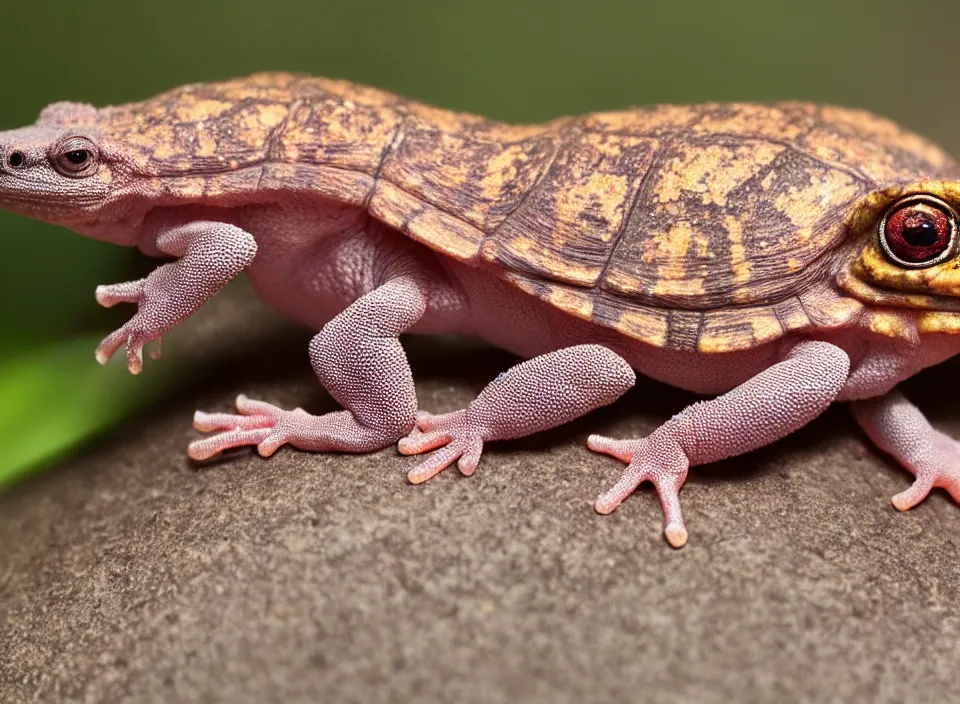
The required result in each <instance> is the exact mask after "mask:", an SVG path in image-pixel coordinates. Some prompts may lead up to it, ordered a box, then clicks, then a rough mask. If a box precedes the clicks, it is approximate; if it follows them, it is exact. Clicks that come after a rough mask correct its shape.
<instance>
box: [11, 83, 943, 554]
mask: <svg viewBox="0 0 960 704" xmlns="http://www.w3.org/2000/svg"><path fill="white" fill-rule="evenodd" d="M0 207H3V208H5V209H8V210H11V211H14V212H17V213H21V214H23V215H26V216H29V217H33V218H38V219H41V220H44V221H47V222H51V223H56V224H59V225H62V226H65V227H67V228H70V229H72V230H74V231H76V232H78V233H80V234H82V235H85V236H87V237H92V238H95V239H98V240H105V241H108V242H113V243H116V244H119V245H124V246H131V247H139V248H140V249H141V250H142V251H143V252H145V253H146V254H148V255H152V256H158V257H166V258H169V259H170V260H171V261H169V262H168V263H165V264H163V265H162V266H160V267H159V268H158V269H156V270H155V271H154V272H153V273H152V274H150V275H149V276H147V277H146V278H145V279H142V280H139V281H130V282H127V283H121V284H115V285H110V286H101V287H99V288H98V289H97V291H96V298H97V300H98V301H99V302H100V303H101V304H102V305H104V306H113V305H115V304H118V303H135V304H136V305H137V312H136V314H135V315H134V316H133V317H132V318H131V319H130V321H129V322H127V323H126V324H125V325H123V326H122V327H121V328H120V329H119V330H117V331H116V332H114V333H112V334H111V335H109V336H108V337H107V338H106V339H104V340H103V342H102V343H101V344H100V346H99V348H98V349H97V351H96V356H97V359H98V360H99V361H100V362H101V363H106V362H107V360H108V359H110V357H111V356H112V355H113V354H114V353H115V352H117V351H118V350H120V349H123V350H124V353H125V355H126V359H127V364H128V366H129V369H130V371H131V372H133V373H137V372H138V371H140V369H141V366H142V363H143V348H144V345H146V344H147V343H149V342H152V341H158V340H159V339H160V337H161V335H163V334H164V333H166V332H167V331H169V330H170V329H171V328H173V327H174V326H175V325H177V324H178V323H180V322H182V321H183V320H185V319H186V318H188V317H189V316H190V315H192V314H193V313H194V312H195V311H196V310H197V309H198V308H200V306H201V305H203V303H204V302H205V301H207V300H208V299H210V298H211V297H212V296H213V295H214V294H216V293H217V292H218V291H219V290H220V289H222V288H223V287H224V286H225V285H226V284H227V283H228V282H229V281H230V280H232V279H233V278H235V277H236V276H238V275H239V274H240V273H241V272H243V271H246V273H247V274H248V276H249V277H250V279H251V280H252V283H253V285H254V286H255V288H256V289H257V291H258V292H259V294H260V295H261V296H262V297H263V298H264V299H265V300H266V301H267V302H268V303H269V304H271V305H273V306H274V307H276V308H277V309H279V310H280V311H281V312H283V313H284V314H286V315H287V316H289V317H290V318H292V319H294V320H297V321H299V322H301V323H304V324H306V325H309V326H313V327H314V328H315V329H316V330H318V331H319V332H318V333H317V334H316V336H315V337H314V338H313V340H312V342H311V343H310V348H309V355H310V360H311V362H312V365H313V369H314V370H315V372H316V375H317V377H318V378H319V380H320V383H321V384H323V386H324V387H326V389H327V390H328V391H329V392H330V394H331V396H332V397H333V398H334V399H335V400H336V401H337V402H338V403H339V404H340V405H341V406H342V407H343V408H342V410H339V411H334V412H331V413H326V414H324V415H320V416H314V415H310V414H308V413H306V412H305V411H303V410H301V409H294V410H283V409H281V408H278V407H276V406H274V405H271V404H270V403H267V402H265V401H255V400H252V399H248V398H246V397H245V396H243V395H241V396H239V397H238V398H237V403H236V406H237V407H236V411H237V413H223V412H218V413H203V412H198V413H197V414H196V416H195V419H194V424H195V426H196V428H198V429H199V430H200V431H204V432H208V433H210V434H209V435H208V436H206V437H204V438H203V439H198V440H196V441H195V442H193V443H192V444H191V445H190V447H189V454H190V456H191V457H193V458H194V459H198V460H202V459H204V458H209V457H211V456H213V455H216V454H217V453H220V452H221V451H223V450H226V449H228V448H233V447H239V446H247V445H249V446H255V447H256V448H257V450H258V451H259V452H260V454H261V455H264V456H268V455H270V454H272V453H274V452H275V451H276V450H277V449H278V448H279V447H281V446H282V445H285V444H287V445H291V446H293V447H295V448H299V449H301V450H308V451H314V452H334V451H335V452H371V451H374V450H380V449H382V448H385V447H388V446H390V445H392V444H393V443H398V448H399V450H400V452H401V453H404V454H420V453H427V452H431V453H432V454H429V455H428V456H427V457H426V458H425V459H424V460H423V461H422V463H421V464H419V465H418V466H416V467H415V468H414V469H412V470H411V471H410V473H409V475H408V476H409V479H410V481H412V482H415V483H418V482H423V481H425V480H427V479H429V478H430V477H432V476H434V475H435V474H437V473H438V472H440V471H441V470H443V469H444V468H446V467H448V466H450V465H451V464H453V463H454V462H456V463H457V466H458V467H459V469H460V471H461V472H462V473H463V474H465V475H471V474H473V473H474V471H476V469H477V465H478V463H479V461H480V456H481V452H482V449H483V446H484V444H485V443H487V442H490V441H495V440H507V439H511V438H518V437H522V436H526V435H529V434H531V433H535V432H538V431H541V430H545V429H547V428H552V427H555V426H558V425H561V424H563V423H566V422H568V421H570V420H572V419H574V418H577V417H579V416H581V415H583V414H585V413H587V412H589V411H591V410H593V409H595V408H598V407H600V406H604V405H606V404H610V403H612V402H614V401H615V400H616V399H617V398H618V397H620V396H621V395H622V394H623V393H624V392H625V391H626V390H627V389H629V388H630V387H631V386H632V385H633V384H634V382H635V373H636V372H639V373H641V374H645V375H647V376H649V377H653V378H655V379H659V380H660V381H663V382H666V383H668V384H672V385H674V386H678V387H682V388H684V389H688V390H691V391H695V392H699V393H701V394H704V395H707V396H710V397H712V398H711V399H710V400H704V401H701V402H698V403H695V404H693V405H692V406H690V407H689V408H687V409H686V410H684V411H683V412H681V413H679V414H678V415H676V416H675V417H673V418H671V419H670V420H669V421H668V422H666V423H665V424H663V425H662V426H661V427H660V428H658V429H657V430H656V431H654V432H653V433H651V434H650V435H649V436H647V437H643V438H623V439H613V438H608V437H600V436H596V435H594V436H591V437H590V438H589V439H588V441H587V445H588V446H589V448H590V449H592V450H594V451H596V452H600V453H605V454H608V455H612V456H613V457H615V458H617V459H619V460H621V461H622V462H624V463H626V465H627V466H626V469H625V470H624V472H623V474H622V477H621V478H620V480H619V481H618V482H616V484H615V485H614V486H613V487H611V488H610V489H609V490H607V491H605V492H603V493H602V494H601V495H600V497H599V499H598V500H597V503H596V509H597V511H599V512H600V513H609V512H610V511H613V510H614V509H615V508H616V507H617V506H618V505H619V504H620V502H622V501H623V500H624V499H625V498H626V497H627V496H628V495H629V494H630V493H631V492H632V491H633V490H634V489H635V488H636V487H637V486H638V485H639V484H641V483H642V482H645V481H649V482H652V483H653V484H654V486H655V487H656V490H657V492H658V495H659V497H660V501H661V503H662V506H663V511H664V515H665V535H666V538H667V540H668V541H669V543H670V544H671V545H673V546H675V547H679V546H682V545H684V543H685V542H686V541H687V528H686V527H685V525H684V521H683V517H682V514H681V510H680V503H679V491H680V489H681V487H682V486H683V484H684V481H685V480H686V477H687V472H688V470H689V468H690V467H691V466H694V465H699V464H704V463H708V462H713V461H716V460H720V459H722V458H725V457H730V456H733V455H739V454H742V453H745V452H748V451H750V450H753V449H755V448H758V447H761V446H763V445H766V444H768V443H771V442H773V441H775V440H777V439H779V438H782V437H784V436H785V435H788V434H789V433H791V432H793V431H794V430H797V429H798V428H800V427H802V426H803V425H805V424H807V423H808V422H810V421H811V420H813V419H814V418H816V417H817V416H818V415H819V414H821V413H822V412H823V411H824V410H825V409H826V408H827V407H828V406H829V405H830V404H831V403H833V402H834V401H845V402H850V408H851V409H852V411H853V415H854V417H855V418H856V419H857V422H858V423H859V424H860V425H861V426H862V427H863V428H864V430H865V431H866V433H867V435H869V436H870V437H871V438H872V439H873V440H874V442H875V443H876V444H877V445H878V446H879V447H880V448H881V449H882V450H884V451H886V452H888V453H890V454H891V455H893V456H894V457H895V458H896V459H897V460H899V462H900V463H901V464H902V465H903V466H904V467H905V468H906V469H908V470H909V471H910V472H912V473H913V474H914V475H915V477H916V479H915V482H914V483H913V485H912V486H911V487H910V488H908V489H906V490H905V491H903V492H902V493H900V494H898V495H897V496H895V497H894V499H893V503H894V505H895V506H896V507H897V508H898V509H901V510H905V509H908V508H910V507H911V506H914V505H915V504H917V503H918V502H920V501H921V500H923V498H924V497H925V496H926V495H927V494H928V493H929V491H930V490H931V488H933V487H943V488H945V489H946V490H947V491H948V492H950V494H951V495H952V497H953V498H954V499H955V500H957V501H960V444H958V443H957V442H956V441H955V440H953V439H952V438H950V437H948V436H946V435H944V434H942V433H941V432H939V431H937V430H935V429H934V428H932V427H931V426H930V424H929V423H928V422H927V421H926V420H925V418H924V417H923V415H922V414H921V412H920V411H919V410H918V409H917V408H916V407H915V406H913V405H912V404H911V403H910V402H909V401H907V400H906V399H905V398H904V397H903V396H902V395H901V394H900V393H899V392H898V391H897V389H896V386H897V384H898V383H899V382H900V381H902V380H904V379H906V378H908V377H910V376H911V375H913V374H915V373H917V372H918V371H919V370H921V369H923V368H924V367H927V366H930V365H933V364H937V363H939V362H941V361H943V360H945V359H947V358H948V357H951V356H952V355H954V354H955V353H957V352H958V351H960V334H958V333H960V255H958V236H957V211H958V209H960V167H958V165H957V164H956V163H955V162H954V161H953V160H951V159H950V158H949V157H948V156H947V155H946V154H945V153H944V152H943V151H941V150H940V149H939V148H938V147H936V146H935V145H933V144H931V143H929V142H927V141H925V140H924V139H922V138H920V137H918V136H916V135H914V134H911V133H910V132H908V131H905V130H903V129H901V128H900V127H898V126H897V125H895V124H894V123H892V122H889V121H887V120H883V119H880V118H877V117H874V116H872V115H870V114H867V113H864V112H860V111H855V110H847V109H843V108H838V107H829V106H817V105H813V104H808V103H778V104H773V105H755V104H704V105H695V106H658V107H653V108H648V109H631V110H626V111H623V112H609V113H596V114H589V115H582V116H577V117H568V118H562V119H557V120H553V121H551V122H547V123H545V124H541V125H525V126H514V125H508V124H503V123H500V122H494V121H490V120H486V119H484V118H481V117H477V116H474V115H467V114H460V113H454V112H448V111H445V110H440V109H435V108H432V107H428V106H426V105H422V104H420V103H417V102H415V101H412V100H408V99H405V98H401V97H398V96H395V95H392V94H389V93H386V92H382V91H379V90H375V89H372V88H367V87H363V86H358V85H353V84H350V83H347V82H343V81H334V80H326V79H320V78H310V77H303V76H293V75H288V74H260V75H255V76H251V77H249V78H245V79H240V80H234V81H229V82H225V83H218V84H198V85H188V86H184V87H181V88H178V89H176V90H172V91H170V92H168V93H165V94H163V95H160V96H157V97H155V98H152V99H150V100H146V101H144V102H140V103H134V104H129V105H121V106H118V107H106V108H102V109H98V108H95V107H93V106H90V105H85V104H78V103H57V104H54V105H51V106H49V107H47V108H46V109H45V110H43V112H42V113H41V115H40V117H39V119H38V120H37V122H36V124H34V125H31V126H29V127H25V128H22V129H16V130H12V131H7V132H0ZM403 333H420V334H428V335H429V334H439V333H460V334H465V335H472V336H477V337H480V338H483V339H484V340H486V341H488V342H489V343H491V344H493V345H496V346H499V347H502V348H504V349H506V350H509V351H511V352H513V353H515V354H517V355H519V356H521V357H523V358H525V360H526V361H523V362H521V363H520V364H517V365H516V366H515V367H513V368H512V369H510V370H508V371H506V372H505V373H503V374H501V375H500V376H499V377H498V378H497V379H495V380H494V381H492V382H491V383H490V385H489V386H487V387H486V389H484V390H483V392H482V393H481V394H480V395H479V396H478V397H477V398H476V399H475V400H474V401H473V402H471V403H470V404H469V405H468V406H467V407H466V408H464V409H462V410H459V411H456V412H454V413H447V414H443V415H432V414H431V413H429V410H428V409H422V408H420V407H419V405H418V402H417V394H416V389H415V387H414V382H413V378H412V376H411V372H410V368H409V366H408V364H407V359H406V356H405V355H404V351H403V348H402V347H401V343H400V341H399V339H398V338H399V336H400V335H401V334H403Z"/></svg>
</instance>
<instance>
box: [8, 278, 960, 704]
mask: <svg viewBox="0 0 960 704" xmlns="http://www.w3.org/2000/svg"><path fill="white" fill-rule="evenodd" d="M251 306H254V307H255V310H256V314H255V315H253V314H251V312H250V309H251ZM252 318H256V319H257V320H258V321H260V323H258V324H256V325H254V324H251V323H250V322H249V321H250V320H251V319H252ZM261 323H262V324H261ZM308 339H309V334H308V333H307V332H304V331H301V330H297V329H295V328H292V327H289V326H286V325H285V324H283V323H282V322H280V321H278V320H276V319H275V318H274V317H272V316H271V314H269V313H267V312H266V311H263V310H262V308H261V307H259V304H255V303H253V302H251V299H250V296H249V291H245V290H243V289H242V288H241V289H236V288H235V289H234V290H232V291H230V292H228V293H227V294H226V295H223V296H220V297H218V298H217V299H216V300H215V301H214V302H213V305H212V306H211V307H210V309H209V310H205V311H203V312H202V313H201V314H200V315H199V316H198V319H197V320H196V321H193V322H192V324H191V325H190V329H188V330H186V331H184V333H183V334H180V335H179V337H178V338H177V340H178V342H179V344H177V345H176V346H175V348H174V349H172V350H170V351H169V352H168V357H167V358H166V359H164V360H163V361H162V362H159V363H155V364H176V365H178V367H177V369H178V374H179V375H180V379H179V380H178V383H177V388H176V390H175V391H174V392H173V393H172V394H171V396H170V397H169V398H168V399H167V400H166V401H165V402H164V403H162V404H159V405H158V406H156V407H155V408H154V409H153V410H151V411H150V412H149V413H147V414H144V415H143V416H142V417H140V418H138V419H135V420H133V421H131V422H129V423H127V424H125V425H124V426H123V427H121V428H118V429H117V430H115V431H114V432H112V433H111V434H110V435H108V436H107V437H103V438H100V439H99V440H98V441H97V442H96V443H95V444H94V445H92V446H90V447H88V448H87V449H85V450H84V451H82V452H81V453H79V454H78V455H77V456H75V457H74V458H72V459H70V460H69V461H66V462H64V463H62V465H61V466H59V467H58V468H56V469H54V470H52V471H50V472H47V473H46V474H43V475H41V476H39V477H37V478H35V479H34V480H31V481H29V482H27V483H25V484H23V485H21V486H19V487H17V488H15V489H14V490H12V491H9V492H7V493H6V494H4V495H0V546H2V547H0V701H3V702H18V703H19V702H53V701H58V702H59V701H64V702H67V701H87V702H105V701H137V702H173V701H184V702H187V701H190V702H194V701H196V702H214V701H224V702H226V701H229V702H270V701H278V702H316V701H329V702H334V701H335V702H364V703H370V702H380V701H396V702H406V701H443V702H458V703H466V702H518V701H524V702H583V701H593V702H601V701H618V702H622V701H632V700H636V699H643V700H645V701H670V702H678V701H691V702H714V701H717V702H719V701H737V702H751V701H798V700H803V701H843V702H861V701H863V702H887V701H889V702H905V701H946V700H947V699H949V698H950V697H951V696H955V695H956V693H957V692H960V665H958V663H960V509H958V508H957V507H956V506H955V505H953V504H952V503H951V502H950V501H949V499H948V497H947V496H946V495H945V494H944V493H943V492H941V491H939V490H937V491H936V492H935V493H934V495H933V496H932V497H931V498H930V499H928V500H927V501H926V502H924V503H923V504H922V505H921V506H920V507H918V508H917V509H914V510H913V511H910V512H909V513H907V514H898V513H897V512H896V511H895V510H894V509H893V507H892V506H891V505H890V497H891V496H892V495H893V494H894V493H896V492H897V491H899V490H901V489H902V488H904V487H905V486H906V485H907V482H908V480H909V477H908V475H907V474H906V473H905V472H903V471H902V470H900V469H899V468H897V467H896V465H894V464H893V463H892V462H891V461H888V460H887V459H886V458H884V457H882V456H881V455H879V454H878V453H877V452H876V451H875V450H873V449H872V448H867V447H865V442H866V440H865V438H864V437H863V436H862V435H861V434H860V433H859V431H858V430H857V429H856V427H855V426H854V424H853V422H852V421H851V420H850V419H849V417H848V415H847V413H846V411H845V409H843V408H842V407H835V408H833V409H831V410H830V411H829V412H828V413H827V414H826V415H825V416H824V417H822V418H820V419H819V420H817V421H816V422H814V423H813V424H812V425H810V426H809V427H807V428H806V429H804V430H803V431H801V432H799V433H797V434H796V435H794V436H793V437H791V438H789V439H787V440H785V441H783V442H781V443H778V444H777V445H775V446H773V447H770V448H766V449H764V450H761V451H758V452H755V453H752V454H750V455H748V456H745V457H742V458H738V459H734V460H730V461H727V462H723V463H720V464H717V465H713V466H709V467H703V468H698V469H696V470H694V471H693V472H692V473H691V478H690V480H689V481H688V483H687V486H686V488H685V489H684V491H683V493H682V500H683V506H684V509H685V515H686V518H687V523H688V527H689V528H690V543H689V545H688V546H687V547H686V548H684V549H683V550H680V551H675V550H672V549H671V548H669V547H668V546H667V544H666V543H665V541H664V540H663V538H662V535H661V512H660V508H659V506H658V505H657V501H656V497H655V494H654V493H653V492H652V491H650V490H643V491H641V492H638V493H637V494H636V495H634V496H633V497H632V498H631V499H629V500H628V501H627V502H626V503H625V504H624V505H623V506H622V507H621V508H620V509H619V510H617V511H616V512H615V513H614V514H613V515H611V516H608V517H602V516H599V515H597V514H596V513H595V512H594V511H593V509H592V507H591V506H592V501H593V499H594V498H595V497H596V495H597V494H598V493H599V492H600V491H601V490H603V489H604V488H606V487H607V486H609V484H610V483H611V482H612V481H613V480H614V479H615V477H616V476H618V473H619V472H620V470H621V468H622V465H620V464H619V463H618V462H616V461H615V460H612V459H610V458H605V457H601V456H598V455H594V454H593V453H591V452H589V451H588V450H587V449H586V447H585V445H584V442H585V439H586V436H587V435H588V434H589V433H591V432H601V433H608V434H611V435H617V436H626V435H631V434H645V433H648V432H649V431H651V430H652V429H653V428H654V427H656V425H658V424H659V423H660V422H662V421H664V420H665V419H667V418H668V417H669V416H670V415H671V414H672V413H674V412H676V411H678V410H679V409H680V408H682V407H683V406H684V405H686V404H687V403H689V402H690V401H691V399H692V397H691V396H690V395H688V394H684V393H682V392H678V391H676V390H673V389H669V388H666V387H664V386H661V385H658V384H655V383H653V382H649V381H641V382H640V383H639V384H638V386H637V388H636V389H635V390H634V391H633V392H631V393H630V394H629V395H628V396H627V397H626V398H624V399H622V400H621V401H620V402H619V403H618V404H616V405H615V406H613V407H610V408H607V409H604V410H602V411H600V412H597V413H595V414H593V415H591V416H589V417H587V418H585V419H582V420H581V421H579V422H577V423H574V424H572V425H570V426H567V427H565V428H561V429H558V430H555V431H552V432H550V433H547V434H544V435H542V436H539V437H537V438H531V439H527V440H523V441H517V442H512V443H503V444H499V445H494V446H491V447H489V448H488V449H487V450H486V451H485V454H484V459H483V461H482V462H481V464H480V469H479V471H478V472H477V474H476V476H474V477H473V478H470V479H465V478H463V477H460V476H459V475H457V474H456V473H455V471H447V472H444V473H443V474H442V475H441V476H439V477H437V478H435V479H434V480H431V481H430V482H428V483H427V484H425V485H423V486H419V487H414V486H411V485H409V484H407V482H406V480H405V476H404V475H405V472H406V470H407V469H409V468H410V467H411V466H413V464H414V463H415V462H416V461H417V460H416V459H415V458H405V457H401V456H399V455H398V454H397V453H396V451H395V450H393V449H390V450H386V451H383V452H380V453H377V454H374V455H367V456H346V455H330V456H315V455H308V454H303V453H298V452H293V451H290V450H286V449H285V450H281V452H280V453H278V455H277V456H275V457H274V458H272V459H270V460H262V459H260V458H259V457H257V456H255V455H254V454H252V453H251V452H240V453H237V454H234V455H231V456H230V457H229V458H227V459H226V460H225V461H222V462H219V463H217V464H213V465H210V466H205V467H196V466H193V465H191V463H190V462H189V461H188V460H187V458H186V455H185V448H186V445H187V443H188V442H189V440H190V439H192V438H193V437H195V436H196V433H195V432H194V431H193V430H192V429H191V427H190V417H191V415H192V412H193V410H194V409H195V408H203V409H207V410H213V409H221V410H227V409H229V408H230V405H231V402H232V399H233V397H234V396H235V395H236V393H237V392H240V391H243V392H246V393H248V394H250V395H251V396H254V397H262V398H264V399H266V400H270V401H273V402H276V403H278V404H282V405H286V406H288V407H289V406H293V405H302V406H304V407H305V408H307V409H308V410H311V411H314V412H321V411H324V410H329V409H332V408H333V402H332V401H331V399H330V398H329V396H327V395H326V394H325V393H324V392H323V391H322V390H321V389H320V388H319V387H318V385H317V384H316V383H315V380H314V378H313V376H312V373H311V371H310V369H309V365H308V363H307V359H306V342H307V340H308ZM406 344H407V348H408V351H409V354H410V357H411V362H412V364H413V367H414V373H415V376H416V378H417V380H418V390H419V393H420V398H421V404H422V405H423V406H424V407H425V408H426V409H428V410H431V411H437V412H440V411H447V410H453V409H455V408H458V407H461V406H462V405H463V404H465V403H466V402H468V401H469V400H470V399H471V398H472V397H473V395H474V394H475V393H476V392H477V391H478V390H479V389H480V388H482V387H483V385H484V384H485V383H486V382H487V381H488V380H490V379H492V378H493V377H494V376H495V375H496V373H497V372H499V371H501V370H502V369H504V368H506V367H507V366H509V365H510V364H512V363H513V362H514V361H515V360H513V359H512V358H511V357H510V356H509V355H506V354H503V353H499V352H496V353H492V352H491V351H489V350H487V349H485V348H482V347H477V346H469V345H468V346H464V345H455V344H448V343H447V342H444V341H439V342H438V341H429V340H413V339H411V340H408V341H407V343H406ZM91 363H92V362H91ZM958 371H960V365H958V364H956V363H949V364H947V365H944V366H941V367H939V368H937V369H934V370H928V371H927V372H925V373H924V374H922V375H921V376H920V377H918V378H917V379H915V380H912V381H911V382H910V383H909V384H908V385H907V391H908V393H909V394H910V395H911V396H912V397H913V398H914V399H916V400H917V401H918V402H920V403H921V406H922V407H923V408H924V409H925V410H926V411H928V412H929V414H930V416H931V418H932V420H933V421H934V422H935V423H936V424H937V425H939V426H940V427H942V428H945V429H947V430H949V431H951V432H952V433H953V434H954V435H955V436H958V435H960V415H958V413H957V411H956V405H955V400H954V398H953V397H952V393H953V388H954V387H955V384H954V383H953V382H950V383H946V384H945V383H944V381H943V380H944V379H955V378H956V374H957V372H958ZM944 390H948V391H949V392H950V393H951V396H949V397H944V396H943V391H944Z"/></svg>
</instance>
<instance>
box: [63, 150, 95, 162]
mask: <svg viewBox="0 0 960 704" xmlns="http://www.w3.org/2000/svg"><path fill="white" fill-rule="evenodd" d="M64 156H65V157H66V159H67V161H69V162H70V163H71V164H74V165H75V166H82V165H83V164H85V163H86V162H87V159H89V158H90V152H88V151H87V150H86V149H74V150H73V151H72V152H67V153H66V154H65V155H64Z"/></svg>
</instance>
